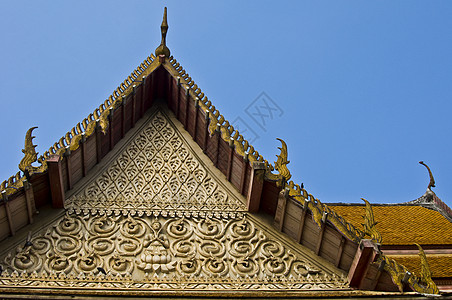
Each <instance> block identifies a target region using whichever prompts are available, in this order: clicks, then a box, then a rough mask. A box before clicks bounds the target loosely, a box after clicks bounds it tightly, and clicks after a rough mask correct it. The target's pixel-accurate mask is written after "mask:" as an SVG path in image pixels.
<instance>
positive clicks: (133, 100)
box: [1, 12, 452, 291]
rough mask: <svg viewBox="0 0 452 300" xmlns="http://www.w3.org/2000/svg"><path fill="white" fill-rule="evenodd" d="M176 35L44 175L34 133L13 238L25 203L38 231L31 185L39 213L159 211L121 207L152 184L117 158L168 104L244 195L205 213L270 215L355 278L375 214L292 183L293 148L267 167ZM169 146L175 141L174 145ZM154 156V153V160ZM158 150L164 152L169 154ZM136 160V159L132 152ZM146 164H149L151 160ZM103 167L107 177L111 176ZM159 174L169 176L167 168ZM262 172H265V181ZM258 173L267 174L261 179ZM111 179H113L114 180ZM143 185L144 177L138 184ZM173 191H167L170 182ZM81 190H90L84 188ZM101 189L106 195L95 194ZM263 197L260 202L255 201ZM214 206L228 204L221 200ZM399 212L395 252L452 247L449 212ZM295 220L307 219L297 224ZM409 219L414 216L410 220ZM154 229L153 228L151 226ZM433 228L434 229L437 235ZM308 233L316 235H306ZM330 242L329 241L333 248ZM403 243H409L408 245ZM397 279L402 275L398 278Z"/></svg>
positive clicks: (393, 233) (47, 163) (383, 212)
mask: <svg viewBox="0 0 452 300" xmlns="http://www.w3.org/2000/svg"><path fill="white" fill-rule="evenodd" d="M165 17H166V12H165ZM166 30H167V24H166V18H165V19H164V22H163V23H162V43H161V45H160V46H159V48H158V49H157V50H158V51H157V52H156V54H158V56H157V57H155V56H154V55H153V54H151V55H150V56H149V57H148V58H146V59H145V60H144V62H143V63H142V64H141V65H140V66H138V68H137V69H136V70H134V71H133V72H132V73H131V75H130V76H128V78H126V79H125V80H124V82H123V83H121V84H120V86H119V87H118V88H117V89H116V90H115V91H114V93H113V94H112V95H111V96H110V97H109V98H108V99H107V100H105V101H104V103H102V104H101V105H100V106H99V108H96V109H95V110H94V112H93V113H92V114H90V115H89V116H88V117H87V118H85V119H84V120H83V121H82V122H80V123H78V124H77V125H76V126H74V127H73V128H72V129H71V130H70V131H68V133H67V134H66V135H65V136H63V137H62V138H61V139H60V140H59V141H57V142H56V143H55V144H54V145H53V146H52V147H50V149H49V150H48V151H46V152H45V153H44V154H43V155H42V156H41V157H39V159H38V163H39V164H40V165H39V166H37V167H34V166H32V165H31V164H32V163H35V158H34V157H33V149H34V145H33V144H32V142H31V139H32V138H31V130H30V134H27V140H26V145H28V149H31V150H29V152H28V153H26V151H25V150H24V153H25V156H27V154H28V157H31V158H28V159H27V160H25V161H24V162H23V163H22V164H21V165H22V166H21V168H22V169H23V170H22V171H23V172H22V173H21V172H19V173H18V174H17V175H14V176H12V177H11V178H10V179H9V180H7V181H5V182H3V183H2V185H1V190H2V195H3V202H4V207H5V211H6V215H7V217H6V219H7V221H8V222H9V223H8V224H9V227H10V233H11V234H14V232H15V230H17V229H20V228H22V227H24V226H25V224H23V223H21V224H20V225H14V221H13V220H12V219H13V218H12V217H8V210H9V208H8V204H7V203H8V202H11V203H19V200H16V199H21V200H22V201H24V203H26V204H23V205H22V206H21V207H19V208H17V206H16V208H17V209H16V210H15V211H13V213H15V214H16V215H21V216H22V215H25V216H26V215H27V212H26V211H27V210H28V218H29V220H28V222H29V223H32V215H33V214H32V213H33V212H34V210H33V208H32V207H31V208H30V206H29V200H30V195H28V194H27V191H29V190H30V183H32V185H33V186H34V187H33V189H34V191H33V197H34V199H35V201H36V203H37V206H43V205H45V204H52V205H53V206H54V207H55V208H63V207H64V208H65V209H66V210H67V211H68V213H71V214H76V215H77V216H78V215H80V214H84V215H89V214H92V215H96V214H100V215H102V214H107V215H111V214H118V215H124V216H127V215H133V216H135V214H136V211H140V210H141V211H142V212H143V213H144V211H146V210H149V207H147V208H142V207H140V204H137V206H134V207H132V206H133V205H132V206H130V207H129V206H127V205H129V204H130V203H126V204H124V206H122V207H115V205H118V203H119V202H120V200H121V199H122V198H121V197H124V195H130V193H132V194H133V197H135V195H136V194H140V195H141V194H142V193H145V191H144V189H143V184H142V183H140V182H138V181H139V180H137V181H133V179H131V178H128V179H127V180H126V181H125V182H124V185H118V183H117V182H116V179H114V178H113V175H112V174H113V173H114V174H115V175H114V176H119V177H120V176H122V175H124V176H125V174H129V173H130V174H132V173H133V172H135V171H136V170H137V168H138V170H139V172H138V173H140V172H142V171H143V170H144V167H143V166H139V165H138V164H139V163H140V158H139V154H138V152H139V151H138V152H137V153H136V155H134V156H133V157H129V161H127V162H126V163H125V164H124V166H121V159H120V158H119V156H117V157H116V158H114V159H113V158H111V156H113V155H116V154H118V153H119V152H118V151H119V150H118V147H121V145H122V144H123V143H125V141H128V142H130V141H132V139H128V136H127V134H132V133H137V132H138V129H137V128H135V126H137V127H138V124H139V120H142V119H143V118H145V116H146V113H148V112H149V111H150V110H151V109H152V108H154V109H155V108H156V107H157V106H158V105H157V104H156V103H159V102H161V101H163V100H164V101H166V102H165V105H167V107H168V108H169V109H170V110H171V111H172V113H174V119H177V120H178V122H180V123H181V124H180V126H182V127H183V128H184V130H186V131H187V133H188V134H189V135H191V138H192V139H193V141H194V143H196V144H197V147H199V149H200V150H199V151H201V152H203V153H204V154H205V156H206V157H207V158H208V159H210V164H211V165H210V168H215V170H216V172H221V173H222V175H221V176H224V178H222V180H226V181H227V182H228V185H229V184H230V185H231V186H233V188H234V189H235V191H234V193H235V194H237V195H235V194H234V195H235V196H234V197H229V199H232V200H233V201H232V202H231V203H232V204H231V203H229V204H228V205H230V206H227V205H225V206H221V205H218V203H210V204H207V202H206V203H203V204H202V205H204V206H205V207H206V208H207V210H213V211H214V212H215V210H218V213H219V215H220V216H221V215H222V214H221V213H229V210H233V209H232V207H234V209H235V210H238V211H240V212H242V211H245V210H246V209H248V212H250V213H267V214H269V215H271V216H275V223H277V222H279V223H278V224H277V226H278V227H279V228H280V230H281V231H283V232H285V233H287V234H288V235H289V236H290V237H291V238H294V236H297V238H296V239H295V238H294V239H295V240H297V241H298V242H300V243H301V244H303V243H305V244H303V245H304V246H305V247H307V248H308V249H310V250H312V251H313V252H314V253H315V255H317V256H318V257H319V259H326V260H328V261H329V263H333V264H336V266H335V267H337V268H340V269H342V270H343V271H348V270H350V269H351V268H352V265H353V263H352V262H353V260H354V258H353V256H354V255H355V253H356V255H358V254H357V253H359V249H360V246H359V245H361V244H362V243H363V240H364V237H365V235H366V234H369V232H367V231H366V229H365V228H364V229H362V226H361V224H362V222H363V221H362V216H363V215H366V213H365V212H364V209H362V208H361V207H360V206H356V207H355V206H337V205H336V206H335V205H325V204H323V203H321V202H320V201H319V200H318V199H316V198H315V197H314V196H313V195H311V194H309V193H308V192H307V191H306V190H305V189H304V187H303V186H302V185H301V186H300V185H298V184H296V183H294V182H293V181H290V178H291V174H290V171H289V169H288V168H287V164H288V162H289V161H288V160H287V146H286V144H285V143H284V141H282V140H281V143H282V146H281V148H280V149H281V153H280V154H279V155H278V160H277V161H276V162H275V163H274V165H272V164H271V163H269V162H268V161H266V160H265V159H264V158H263V157H262V155H260V154H259V153H258V152H257V151H256V150H255V149H254V148H253V146H251V145H250V144H249V143H248V141H246V140H245V139H244V138H243V136H242V135H241V134H240V133H239V132H238V131H237V130H235V129H234V127H233V126H232V125H231V124H230V123H229V122H228V121H227V120H225V118H224V117H223V116H222V115H221V114H220V112H219V111H218V110H217V109H216V107H215V106H214V105H213V104H212V102H211V101H210V100H209V99H208V98H207V97H206V96H205V95H204V93H202V91H201V89H200V88H199V87H198V86H197V85H196V84H195V83H194V81H193V79H192V78H191V77H190V76H189V75H188V74H187V72H186V71H185V70H184V69H183V68H182V67H181V65H180V63H178V62H177V61H176V60H175V59H174V58H173V57H172V56H169V49H168V51H166V49H167V48H166ZM159 49H160V50H159ZM168 56H169V57H168ZM163 118H165V117H163ZM167 120H169V119H167ZM176 123H177V122H176ZM153 126H154V125H153ZM171 126H172V125H171ZM171 126H170V127H171ZM151 127H152V126H151ZM151 127H149V128H151ZM149 128H148V129H149ZM152 128H153V129H152ZM152 128H151V129H149V130H150V131H152V130H154V132H155V131H158V130H161V128H160V129H159V128H158V127H156V126H154V127H152ZM141 129H143V128H141ZM143 130H146V129H143ZM157 135H158V134H157ZM151 142H152V143H150V142H149V141H147V142H146V143H147V144H146V143H144V142H143V144H142V145H139V142H133V143H135V144H136V145H137V147H138V148H140V147H141V148H140V151H141V150H143V149H144V148H143V147H147V146H149V145H150V146H149V147H150V148H152V147H153V146H152V145H153V143H155V140H152V141H151ZM137 143H138V144H137ZM149 143H150V144H149ZM164 143H173V142H171V141H169V140H165V141H164ZM145 144H146V145H145ZM115 147H116V148H115ZM142 148H143V149H142ZM154 150H155V149H154ZM154 150H149V152H148V153H151V152H152V151H154ZM158 150H159V151H163V150H162V149H160V148H159V149H158ZM129 151H132V152H133V150H130V149H129ZM168 151H169V152H170V153H169V154H168V155H174V156H175V157H176V156H178V153H177V150H174V149H171V150H168ZM152 158H155V156H152V157H149V159H152ZM179 158H180V157H179ZM106 161H109V163H111V164H113V165H117V166H119V167H118V168H116V169H115V168H112V169H109V168H108V167H111V166H113V165H109V166H105V164H106ZM144 161H146V160H145V159H144ZM128 165H129V166H130V165H133V166H134V167H133V168H134V169H133V170H135V171H133V170H132V171H130V170H128V169H127V166H128ZM102 167H105V168H104V169H102ZM52 168H54V169H52ZM55 168H56V169H55ZM156 168H157V167H156ZM187 168H188V167H187ZM101 169H102V170H101ZM157 169H159V170H160V168H157ZM161 169H162V172H164V171H168V173H170V171H169V170H170V169H171V166H166V168H163V165H162V166H161ZM55 170H56V171H55ZM200 170H201V171H200V172H201V173H202V172H203V171H202V170H204V173H206V171H205V170H206V169H205V168H204V169H203V168H200ZM259 170H262V171H263V172H261V173H259ZM191 171H194V170H191ZM143 172H144V171H143ZM253 172H255V173H253ZM188 173H190V172H188ZM256 174H260V175H259V176H257V175H256ZM141 175H142V176H141V177H140V178H141V179H142V181H143V182H150V181H152V180H153V179H154V178H157V177H162V176H161V175H158V176H157V175H155V174H152V175H149V174H147V175H144V173H142V174H141ZM173 175H174V176H175V177H177V176H179V177H180V176H182V175H180V174H179V175H177V174H172V175H171V176H173ZM52 176H53V177H52ZM55 176H57V177H55ZM58 176H59V177H58ZM134 176H135V175H134ZM107 177H108V178H109V179H110V180H104V179H105V178H107ZM138 177H139V176H138V175H137V176H136V178H138ZM55 178H56V179H55ZM87 178H91V179H92V180H93V183H92V186H89V182H88V179H87ZM115 178H116V177H115ZM212 178H219V176H217V177H215V176H213V177H212ZM55 180H56V181H55ZM166 180H169V178H166ZM203 180H204V178H203ZM253 180H261V183H260V184H261V186H260V189H261V194H262V196H261V194H259V193H258V194H253V193H254V191H253V187H254V186H253V184H254V182H253ZM55 182H57V183H58V184H59V186H58V189H56V187H55V185H54V184H53V183H55ZM181 182H183V183H184V184H179V185H178V188H177V191H176V192H179V190H180V189H182V187H181V186H184V185H185V184H186V183H187V182H186V181H184V180H182V181H181ZM212 182H213V185H214V186H216V187H218V186H220V185H221V184H219V181H218V180H213V181H212ZM163 183H164V184H166V183H167V181H165V182H163ZM179 183H180V182H179ZM198 184H199V183H198ZM208 185H209V183H206V186H205V187H202V188H200V187H199V186H197V188H195V189H194V191H197V192H206V191H207V190H208V189H209V186H208ZM80 186H82V187H83V188H80ZM168 188H169V187H168ZM96 189H97V191H98V192H96V193H94V192H92V191H93V190H96ZM159 191H160V190H159ZM215 191H217V190H215V189H213V190H212V191H211V192H208V193H209V194H208V196H209V197H210V196H212V195H214V194H215ZM176 192H175V191H173V194H171V195H172V197H173V196H174V197H176V196H177V197H179V194H177V195H176ZM217 192H218V191H217ZM134 193H135V194H134ZM111 195H113V196H111ZM118 195H120V196H118ZM254 195H258V196H256V197H255V198H253V197H254ZM245 196H246V197H247V198H248V199H247V200H248V204H247V205H248V207H247V208H246V207H245V204H244V203H241V200H240V198H241V197H245ZM33 197H32V198H33ZM58 197H59V198H58ZM109 197H112V198H111V199H115V203H112V205H111V207H110V205H107V206H106V205H105V203H103V202H102V201H105V200H106V199H107V200H109ZM118 197H119V198H118ZM127 197H128V196H127ZM127 197H126V198H127ZM120 198H121V199H120ZM188 198H190V197H188ZM214 198H215V199H216V200H218V199H219V198H221V195H220V196H215V197H214ZM118 199H119V200H118ZM152 199H156V198H152ZM256 199H257V200H256ZM14 201H16V202H14ZM96 201H97V202H99V201H100V202H102V205H103V206H102V207H100V209H99V207H96V206H95V204H96ZM206 201H207V200H206ZM253 201H254V202H253ZM161 203H162V202H161V201H157V200H156V203H154V204H155V205H157V206H159V205H161ZM253 203H254V204H255V205H256V210H255V211H252V209H251V208H250V207H251V206H252V205H254V204H253ZM154 204H153V205H154ZM165 205H166V204H165ZM171 205H172V204H171V203H169V204H168V206H165V207H161V206H159V207H158V210H160V211H164V210H172V209H174V207H172V206H171ZM209 205H210V206H209ZM222 205H223V204H222ZM285 205H287V206H285ZM109 207H110V208H109ZM389 207H392V206H385V207H383V206H381V208H382V209H380V206H374V214H375V221H376V222H380V223H377V225H376V229H377V230H378V231H380V232H381V234H382V236H383V245H384V244H385V243H386V241H389V242H388V243H391V244H394V245H396V244H397V243H399V244H404V245H406V244H409V243H411V242H417V243H419V244H422V245H429V244H444V239H445V240H446V244H448V243H449V241H452V234H451V232H452V226H451V223H450V222H449V221H447V220H446V219H444V218H443V217H442V216H441V215H440V214H439V213H437V212H434V211H431V210H428V209H426V208H424V207H421V206H393V208H389ZM407 208H410V209H407ZM108 209H110V211H108ZM178 209H180V207H179V208H178ZM185 209H187V210H190V209H188V208H186V207H185V208H183V209H181V211H185ZM196 210H199V207H196ZM18 211H19V212H18ZM295 212H296V213H295ZM299 212H301V214H302V219H301V220H303V222H304V223H302V225H301V226H300V225H299V224H298V223H300V224H301V222H300V219H297V218H298V215H297V213H299ZM407 212H408V213H407ZM138 215H140V213H138ZM141 215H142V214H141ZM286 215H287V216H286ZM294 215H297V218H295V217H294ZM306 215H309V216H310V218H305V216H306ZM407 215H408V216H409V217H408V219H407ZM147 216H148V217H149V216H150V215H149V214H147ZM396 216H397V218H396ZM421 216H422V217H423V218H425V217H426V216H427V218H425V219H424V220H420V218H421ZM155 217H160V215H159V214H155ZM164 217H166V215H165V216H164ZM25 218H26V217H25ZM291 218H292V219H291ZM395 218H396V219H395ZM4 219H5V218H4ZM380 219H381V220H380ZM309 220H311V221H309ZM394 220H397V222H394ZM407 220H409V221H410V222H411V223H410V225H409V226H406V225H405V227H409V228H408V229H407V228H405V227H404V225H403V224H406V221H407ZM80 222H82V221H80ZM149 222H151V221H150V220H149ZM369 222H370V224H371V227H372V226H373V225H374V224H372V221H371V220H369ZM432 222H433V223H432ZM5 223H6V221H5ZM394 223H396V224H394ZM149 224H151V223H149ZM305 224H307V225H305ZM432 224H434V225H433V228H432ZM435 224H437V225H435ZM15 226H17V228H15ZM297 226H299V227H297ZM303 226H306V227H305V228H303ZM150 227H152V226H150ZM386 227H388V228H386ZM410 227H411V231H410ZM413 228H416V229H418V230H425V232H424V231H421V232H420V233H419V232H418V233H419V234H418V235H416V234H415V233H413V232H415V231H414V230H413ZM374 229H375V228H374ZM298 230H299V231H298ZM303 230H305V231H306V233H304V232H303ZM386 230H387V231H386ZM438 233H440V234H441V235H442V236H441V238H438V237H436V238H435V237H433V236H431V235H434V234H438ZM2 234H3V235H2V238H4V237H6V235H5V233H2ZM324 236H325V241H324V239H323V237H324ZM402 238H406V239H405V240H403V239H402ZM328 243H330V244H328ZM336 243H337V245H336ZM332 245H334V247H333V246H332ZM368 248H372V247H368ZM22 250H23V249H22ZM335 251H336V252H335ZM19 252H20V251H19ZM20 253H21V252H20ZM375 259H376V260H375V261H370V262H368V263H369V264H371V265H372V266H373V268H374V269H378V270H379V269H380V268H381V269H384V270H386V273H385V275H384V276H386V278H384V276H383V277H382V278H383V279H387V278H392V280H393V282H394V284H395V285H397V286H398V288H399V290H400V291H403V290H404V284H405V282H402V279H403V276H402V275H403V274H405V273H406V272H405V269H404V268H403V267H401V266H399V264H398V263H397V262H394V263H391V264H389V263H384V259H385V258H384V255H381V257H380V258H379V260H377V257H375ZM332 260H334V261H332ZM378 264H379V266H378ZM391 272H394V273H395V275H394V274H393V273H391ZM378 276H380V275H378ZM378 276H377V277H378ZM390 276H392V277H390ZM401 276H402V278H401ZM383 279H382V280H383ZM376 280H377V281H378V280H379V279H378V278H377V279H376ZM419 282H421V279H419V278H414V277H411V281H410V287H411V288H413V289H415V287H416V286H417V284H418V283H419ZM363 285H364V284H363ZM361 286H362V285H361V284H359V285H358V287H361ZM373 288H375V286H373ZM391 288H393V287H391Z"/></svg>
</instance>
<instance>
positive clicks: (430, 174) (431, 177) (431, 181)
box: [419, 160, 435, 191]
mask: <svg viewBox="0 0 452 300" xmlns="http://www.w3.org/2000/svg"><path fill="white" fill-rule="evenodd" d="M419 163H420V164H421V165H424V166H425V167H426V168H427V170H428V175H429V176H430V183H429V184H428V187H427V189H428V190H430V191H431V190H432V189H431V188H432V187H435V179H434V178H433V174H432V171H431V170H430V168H429V167H428V166H427V165H426V164H425V163H424V162H423V161H422V160H421V161H420V162H419Z"/></svg>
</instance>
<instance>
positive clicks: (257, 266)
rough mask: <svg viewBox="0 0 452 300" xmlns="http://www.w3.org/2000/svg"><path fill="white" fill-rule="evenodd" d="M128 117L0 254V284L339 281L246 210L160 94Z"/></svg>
mask: <svg viewBox="0 0 452 300" xmlns="http://www.w3.org/2000/svg"><path fill="white" fill-rule="evenodd" d="M140 122H141V123H138V124H137V127H136V129H135V130H134V132H133V133H132V132H131V133H130V135H129V136H126V137H125V138H124V141H123V142H122V143H121V144H118V146H117V148H116V149H114V150H113V151H112V153H111V155H109V156H107V157H106V158H105V159H104V161H103V163H102V165H99V166H98V167H96V169H93V172H92V173H91V174H89V176H87V177H86V178H85V179H84V180H83V181H81V182H80V184H79V185H77V186H76V187H75V188H74V190H73V191H72V192H71V194H68V195H67V199H66V202H65V209H66V213H65V214H64V215H63V216H61V217H59V219H58V220H56V221H55V222H54V223H53V224H52V225H50V226H49V227H48V228H45V229H43V230H41V231H38V232H35V233H34V234H33V235H32V236H31V237H30V238H29V239H28V240H27V243H20V244H19V245H15V246H14V247H12V248H10V249H11V250H10V251H9V252H8V253H7V254H5V255H4V256H3V257H2V258H1V261H0V262H1V264H2V269H3V272H2V274H0V289H3V290H5V289H6V290H14V289H15V288H21V289H33V290H36V289H37V288H38V289H40V290H42V291H45V290H53V291H55V289H56V290H70V291H71V292H73V293H85V292H86V291H87V289H88V290H95V291H96V293H100V294H105V295H107V294H114V293H119V292H127V294H128V295H145V294H147V293H157V294H162V295H170V294H172V293H174V292H176V293H179V294H178V295H185V294H184V293H186V292H187V291H188V292H190V293H191V292H192V293H196V292H199V291H206V292H209V291H210V292H213V291H218V290H223V291H241V292H256V291H259V292H262V291H274V290H280V291H288V290H292V291H313V290H331V291H337V290H345V291H347V290H349V286H348V282H347V280H346V278H345V276H344V275H345V274H344V273H343V272H342V271H339V270H338V269H336V268H334V267H332V266H331V265H330V264H328V263H326V262H325V261H323V260H322V259H320V258H319V257H317V256H315V255H313V254H312V253H309V252H308V251H307V250H306V249H303V247H302V246H300V245H299V244H297V243H294V242H293V241H291V240H290V239H287V238H286V237H284V236H281V234H280V233H277V232H276V231H275V230H274V229H272V228H269V227H268V226H267V225H265V221H262V220H261V219H260V218H259V217H256V216H253V215H250V214H249V213H247V211H246V206H245V199H244V198H243V196H241V195H240V194H239V193H238V192H237V191H236V190H235V189H234V188H233V187H232V185H231V184H230V183H229V182H228V181H227V180H226V178H225V177H224V175H223V174H222V173H220V172H219V171H218V170H217V169H216V168H215V167H214V166H213V164H212V163H211V162H210V161H209V160H208V159H207V157H205V156H204V154H203V153H202V151H201V150H200V149H199V148H198V147H197V146H196V144H195V143H193V142H192V141H191V140H190V138H189V137H188V134H187V133H186V132H185V131H184V129H183V127H182V125H181V124H180V123H179V122H178V121H177V120H176V119H175V118H174V117H173V115H172V113H171V112H169V111H168V110H167V108H166V107H165V106H164V105H155V107H153V108H152V109H151V110H150V111H149V112H148V114H147V116H145V117H144V118H143V119H142V121H140ZM209 164H210V165H209ZM177 291H179V292H177Z"/></svg>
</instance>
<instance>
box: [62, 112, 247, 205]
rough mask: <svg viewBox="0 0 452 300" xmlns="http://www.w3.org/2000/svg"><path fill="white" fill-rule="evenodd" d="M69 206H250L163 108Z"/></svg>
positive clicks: (69, 201)
mask: <svg viewBox="0 0 452 300" xmlns="http://www.w3.org/2000/svg"><path fill="white" fill-rule="evenodd" d="M65 206H66V207H67V208H68V209H70V210H71V211H77V212H80V211H82V210H91V211H96V210H105V209H107V210H108V211H111V210H121V211H122V210H127V211H131V210H134V211H136V210H143V209H146V210H149V209H151V210H162V209H163V210H166V211H168V210H177V211H193V210H195V211H204V212H215V211H216V212H222V213H223V212H227V211H237V210H242V211H243V210H245V206H244V204H243V203H242V202H241V201H240V200H239V199H237V198H236V197H234V196H233V195H231V194H228V193H227V192H226V190H225V189H224V188H223V187H222V185H220V184H219V183H218V182H217V180H216V178H215V177H213V176H212V175H211V174H210V173H209V171H207V169H206V168H205V167H204V166H203V164H201V163H200V162H199V160H198V159H197V157H196V156H195V155H194V154H193V153H192V152H191V151H190V150H189V147H188V145H187V144H186V142H185V141H184V140H183V139H182V138H181V137H180V136H179V134H178V133H177V132H176V129H175V128H174V125H172V124H171V122H170V121H169V120H168V118H167V117H166V116H165V115H164V114H163V113H161V112H157V113H156V114H155V115H154V116H153V117H152V118H151V119H150V121H149V122H148V124H147V125H146V126H145V127H144V128H143V129H142V130H141V132H139V133H138V134H137V135H136V136H135V137H134V139H133V140H132V141H131V142H130V143H129V145H128V147H127V148H126V149H125V150H123V151H122V152H121V153H120V154H119V155H118V156H117V158H116V159H115V160H114V161H113V162H112V163H111V164H110V165H109V166H108V168H107V169H106V170H104V171H103V172H102V173H101V174H100V175H98V176H97V177H96V178H94V179H93V180H92V182H91V183H90V184H89V185H88V186H87V187H86V188H85V189H84V190H82V191H80V192H78V193H77V194H75V195H74V196H72V197H70V198H69V199H68V200H67V201H66V203H65Z"/></svg>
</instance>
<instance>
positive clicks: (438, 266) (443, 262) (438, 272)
mask: <svg viewBox="0 0 452 300" xmlns="http://www.w3.org/2000/svg"><path fill="white" fill-rule="evenodd" d="M426 256H427V262H428V265H429V268H430V271H431V272H432V277H434V278H445V277H452V254H427V255H426ZM388 257H389V258H392V259H394V260H396V261H397V262H399V263H401V264H402V265H404V266H405V267H406V268H408V269H409V270H410V271H412V272H414V273H415V274H416V275H419V274H420V272H421V264H420V259H419V255H388Z"/></svg>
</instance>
